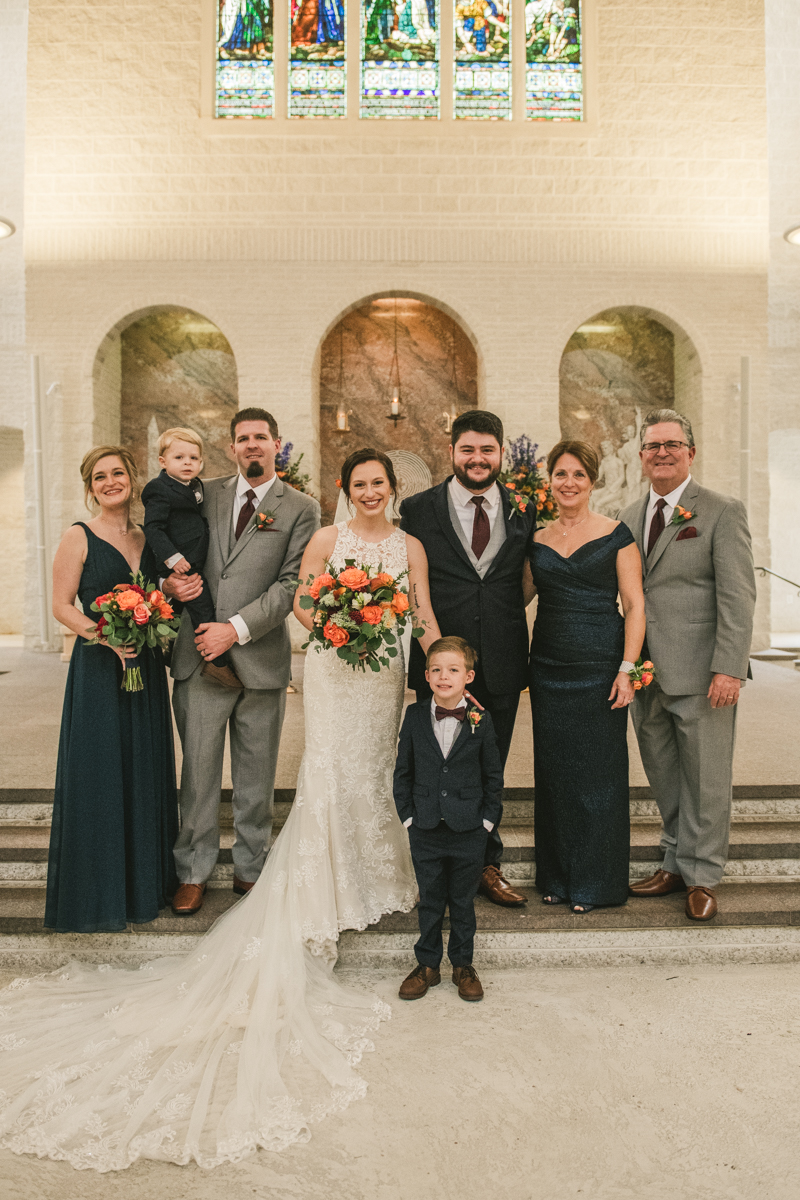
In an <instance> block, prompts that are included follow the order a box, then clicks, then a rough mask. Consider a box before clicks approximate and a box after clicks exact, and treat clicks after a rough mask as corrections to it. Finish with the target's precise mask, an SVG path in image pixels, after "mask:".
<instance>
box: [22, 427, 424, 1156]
mask: <svg viewBox="0 0 800 1200" xmlns="http://www.w3.org/2000/svg"><path fill="white" fill-rule="evenodd" d="M341 485H342V489H343V492H344V494H345V495H346V496H347V498H348V500H349V502H350V508H351V509H352V510H353V511H354V516H353V519H352V520H351V521H350V522H346V521H345V522H342V523H340V524H339V525H335V526H332V527H330V528H326V529H322V530H320V531H319V532H318V533H316V534H315V535H314V537H313V538H312V539H311V541H310V543H309V545H308V547H307V548H306V552H305V555H304V558H303V563H302V566H301V579H307V578H308V577H309V576H310V575H319V574H321V573H322V571H323V569H324V565H325V562H326V561H327V562H330V563H331V564H332V565H333V567H334V568H335V569H336V570H337V571H339V570H342V569H343V568H344V566H345V560H346V559H354V560H355V561H356V563H357V564H358V565H359V566H361V565H365V566H374V567H381V568H382V569H384V570H386V571H387V572H389V573H390V574H392V575H398V574H399V573H400V572H401V571H404V570H405V569H406V567H408V570H409V576H408V586H409V599H410V601H411V604H412V605H413V606H414V608H415V612H416V617H417V622H418V623H419V624H423V625H424V627H425V634H424V636H423V638H422V644H423V648H425V647H426V646H427V645H428V644H429V643H430V642H431V641H433V640H434V638H436V637H438V636H439V631H438V627H437V625H436V621H435V619H434V617H433V613H432V611H431V607H430V600H429V596H428V572H427V560H426V558H425V553H424V551H423V549H422V546H421V544H420V543H419V542H418V541H417V540H416V538H413V537H410V536H409V535H407V534H404V533H402V532H401V531H399V530H396V529H395V528H394V526H392V525H391V524H390V523H389V522H388V521H387V520H386V516H385V512H386V506H387V504H388V503H389V502H390V500H391V498H392V494H393V493H395V492H396V488H397V483H396V479H395V475H394V471H393V468H392V463H391V460H390V459H389V458H388V457H387V456H386V455H385V454H383V453H381V452H380V451H376V450H358V451H356V452H355V453H354V454H352V455H351V456H350V457H349V458H348V459H347V461H346V462H345V464H344V466H343V468H342V478H341ZM303 591H307V588H303V587H301V589H300V593H301V594H302V592H303ZM295 611H296V612H297V615H298V617H299V619H300V620H301V621H302V622H303V624H304V625H306V627H310V623H311V614H310V612H309V611H308V610H304V609H302V608H300V607H299V604H297V603H296V604H295ZM404 685H405V672H404V666H403V662H402V656H401V655H398V657H397V658H395V659H393V660H392V662H391V666H390V667H389V668H386V669H383V670H381V671H380V672H376V673H373V672H372V671H367V672H361V671H354V670H353V669H352V668H351V667H350V666H348V665H347V664H346V663H344V662H343V661H342V660H341V659H339V658H338V656H337V655H336V654H335V653H334V652H333V651H332V650H328V651H323V652H321V653H318V652H316V651H313V650H312V651H310V652H309V654H308V655H307V659H306V669H305V679H304V706H305V718H306V745H305V753H304V755H303V761H302V764H301V767H300V774H299V777H298V781H297V792H296V798H295V802H294V804H293V805H292V811H291V814H290V816H289V819H288V821H287V822H286V825H285V826H284V828H283V830H282V831H281V833H280V835H279V837H278V839H277V841H276V842H275V845H274V846H273V848H272V851H271V852H270V854H269V856H268V858H267V862H266V864H265V866H264V869H263V871H262V873H261V877H260V878H259V880H258V882H257V883H256V885H255V887H254V888H253V889H252V890H251V891H250V892H249V893H248V895H247V896H246V897H244V898H243V899H242V900H241V901H240V902H239V903H238V904H236V905H235V907H234V908H232V909H231V910H230V911H229V912H227V913H226V914H225V915H224V916H222V917H221V918H220V919H219V920H218V921H217V922H216V924H215V925H214V927H213V928H212V929H211V930H210V931H209V932H208V933H207V934H206V935H205V936H204V937H203V938H202V939H200V941H199V943H198V945H197V947H196V949H195V950H194V951H192V952H190V954H188V955H187V956H186V957H171V958H162V959H158V960H157V961H155V962H151V963H147V964H145V965H143V966H142V967H141V968H140V969H139V970H138V971H130V970H125V969H112V968H111V967H110V966H101V967H98V968H95V967H90V966H85V965H82V964H80V963H76V962H72V963H70V964H69V965H68V966H67V967H65V968H62V969H60V970H58V971H54V972H51V973H49V974H46V975H43V976H39V977H37V978H34V979H17V980H15V981H14V982H13V983H12V984H11V985H10V986H9V987H8V988H6V989H5V990H4V991H3V992H2V993H0V1050H1V1051H3V1054H2V1059H0V1062H1V1063H2V1070H1V1072H0V1077H1V1080H2V1088H3V1090H2V1092H0V1145H1V1146H3V1147H5V1148H8V1149H11V1150H13V1151H15V1152H16V1153H19V1154H36V1155H38V1156H39V1157H48V1158H53V1159H65V1160H67V1161H68V1162H70V1163H71V1164H72V1165H73V1166H74V1167H77V1168H91V1169H94V1170H97V1171H112V1170H121V1169H123V1168H125V1167H127V1166H129V1165H130V1164H131V1163H132V1162H134V1161H135V1160H136V1159H137V1158H151V1159H159V1160H164V1161H168V1162H174V1163H179V1164H185V1163H188V1162H190V1161H191V1160H192V1159H194V1160H195V1161H196V1162H197V1163H198V1164H199V1165H200V1166H201V1167H206V1168H208V1167H214V1166H217V1165H218V1164H220V1163H223V1162H236V1161H238V1160H240V1159H242V1158H244V1157H245V1156H246V1155H248V1154H250V1153H252V1152H253V1151H254V1150H256V1149H257V1148H258V1147H264V1148H265V1149H269V1150H282V1149H284V1148H285V1147H286V1146H289V1145H291V1144H292V1143H294V1142H303V1141H307V1140H308V1138H309V1137H310V1130H309V1126H310V1125H312V1124H313V1123H315V1122H317V1121H319V1120H321V1119H322V1118H323V1117H325V1116H326V1115H327V1114H329V1113H331V1112H335V1111H339V1110H341V1109H343V1108H345V1107H346V1106H347V1105H348V1104H349V1103H350V1102H351V1101H352V1100H354V1099H357V1098H358V1097H360V1096H363V1095H364V1093H365V1091H366V1083H365V1082H364V1080H363V1079H361V1078H360V1076H359V1075H358V1074H357V1073H356V1072H355V1071H354V1070H353V1067H354V1066H355V1065H356V1064H357V1063H358V1062H359V1061H360V1059H361V1055H362V1054H363V1053H364V1051H366V1050H371V1049H372V1048H373V1047H372V1043H371V1042H370V1041H369V1039H368V1037H367V1036H366V1035H367V1034H368V1033H370V1032H371V1031H372V1030H374V1029H376V1028H377V1026H378V1024H379V1023H380V1021H381V1020H382V1019H384V1018H387V1017H388V1016H389V1015H390V1009H389V1007H388V1005H386V1004H383V1003H382V1002H381V1001H380V1000H378V999H377V998H376V997H374V996H368V995H365V994H364V993H359V992H355V991H351V990H349V989H346V988H344V987H342V986H341V985H340V984H339V983H338V981H337V980H336V979H335V978H334V975H333V967H334V964H335V961H336V952H337V951H336V944H337V940H338V937H339V934H340V932H341V931H342V930H343V929H365V928H366V926H367V925H369V924H372V923H373V922H375V921H377V920H378V919H379V918H380V916H381V915H382V914H383V913H387V912H392V911H395V910H398V909H399V910H401V911H404V912H407V911H409V910H410V909H411V908H412V907H413V905H414V903H415V901H416V887H415V883H414V874H413V869H412V866H411V858H410V854H409V850H408V842H407V839H406V835H405V832H404V830H403V829H402V827H401V825H400V822H399V819H398V817H397V814H396V812H395V809H394V804H393V801H392V771H393V766H394V759H395V753H396V742H397V730H398V726H399V721H400V714H401V709H402V704H403V691H404Z"/></svg>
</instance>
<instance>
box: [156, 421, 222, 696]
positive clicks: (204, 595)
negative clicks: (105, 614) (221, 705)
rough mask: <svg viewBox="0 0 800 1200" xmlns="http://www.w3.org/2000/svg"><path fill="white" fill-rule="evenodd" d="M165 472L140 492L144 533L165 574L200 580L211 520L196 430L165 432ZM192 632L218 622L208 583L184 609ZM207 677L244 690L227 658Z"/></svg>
mask: <svg viewBox="0 0 800 1200" xmlns="http://www.w3.org/2000/svg"><path fill="white" fill-rule="evenodd" d="M158 462H159V466H160V467H161V474H160V475H158V476H157V477H156V478H155V479H151V480H150V482H149V483H148V484H147V486H146V487H145V489H144V491H143V492H142V503H143V504H144V533H145V537H146V538H147V542H148V545H149V546H150V548H151V550H152V551H153V553H154V554H155V556H156V559H157V560H158V562H160V563H163V565H164V567H165V573H166V574H169V572H170V571H175V572H176V573H177V574H178V575H186V574H188V573H190V572H195V571H196V572H197V573H198V574H199V575H200V576H201V578H202V570H203V567H204V566H205V561H206V555H207V554H208V522H207V521H206V519H205V517H204V516H203V514H202V512H201V507H202V504H203V485H202V483H201V482H200V479H199V478H198V476H199V475H200V472H201V471H202V469H203V441H202V438H200V436H199V435H198V434H196V433H195V432H194V430H193V429H180V428H175V429H166V430H165V431H164V433H162V434H161V436H160V438H159V439H158ZM183 607H184V608H185V609H186V612H187V613H188V614H189V620H190V621H191V622H192V628H193V629H197V627H198V625H202V624H203V623H204V622H206V621H215V620H216V611H215V606H214V601H213V600H212V598H211V593H210V592H209V590H208V583H207V582H206V580H205V579H204V578H203V590H202V592H201V593H200V595H199V596H198V597H197V599H196V600H187V601H186V602H185V603H184V606H183ZM202 673H203V675H205V676H206V677H207V678H210V679H214V680H216V682H217V683H221V684H223V685H224V686H225V687H229V688H236V689H241V688H242V686H243V685H242V682H241V680H240V679H239V677H238V675H237V674H236V672H235V671H234V670H233V667H232V666H231V662H230V658H229V657H228V654H227V653H225V654H218V655H217V657H216V658H215V659H214V660H213V662H206V663H205V665H204V666H203V671H202Z"/></svg>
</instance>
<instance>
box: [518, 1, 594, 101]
mask: <svg viewBox="0 0 800 1200" xmlns="http://www.w3.org/2000/svg"><path fill="white" fill-rule="evenodd" d="M581 42H582V37H581V10H580V0H528V3H527V4H526V5H525V60H526V61H525V116H526V117H527V119H528V120H529V121H580V120H582V119H583V74H582V63H581Z"/></svg>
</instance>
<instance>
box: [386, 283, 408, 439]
mask: <svg viewBox="0 0 800 1200" xmlns="http://www.w3.org/2000/svg"><path fill="white" fill-rule="evenodd" d="M393 379H394V380H395V383H394V385H393V386H392V399H391V402H390V404H389V412H388V413H387V414H386V419H387V421H394V427H395V429H396V428H397V422H398V421H405V417H404V415H403V414H402V413H401V412H400V360H399V358H398V357H397V296H395V298H394V354H393V355H392V365H391V367H390V368H389V383H391V382H392V380H393Z"/></svg>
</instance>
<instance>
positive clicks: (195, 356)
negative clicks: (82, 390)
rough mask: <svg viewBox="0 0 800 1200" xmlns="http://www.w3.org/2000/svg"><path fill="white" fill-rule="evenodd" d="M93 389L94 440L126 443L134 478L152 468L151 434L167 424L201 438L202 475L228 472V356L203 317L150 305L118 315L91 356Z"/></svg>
mask: <svg viewBox="0 0 800 1200" xmlns="http://www.w3.org/2000/svg"><path fill="white" fill-rule="evenodd" d="M93 391H94V438H95V441H96V442H99V441H112V442H113V441H121V442H122V443H123V444H124V445H126V446H130V448H131V449H132V450H133V452H134V454H135V456H136V461H137V464H138V466H139V470H140V472H141V477H142V480H146V479H151V478H152V477H153V475H155V474H157V473H158V462H157V457H158V450H157V442H158V435H159V433H163V431H164V430H165V429H168V428H169V427H170V426H172V425H188V426H190V427H191V428H192V429H195V430H196V431H197V432H198V433H199V434H200V436H201V437H202V438H203V442H204V444H205V465H204V470H203V474H204V475H205V476H206V477H207V478H213V477H214V476H217V475H224V474H229V473H230V459H229V453H228V446H229V444H230V429H229V426H230V420H231V417H232V416H233V414H234V413H235V412H236V410H237V409H238V407H239V400H238V383H237V374H236V361H235V359H234V356H233V351H232V349H231V347H230V344H229V343H228V340H227V338H226V337H225V335H224V334H223V333H222V332H221V330H220V329H219V328H218V327H217V326H216V325H215V324H214V323H213V322H212V321H209V320H208V318H207V317H204V316H202V315H201V314H200V313H197V312H194V311H192V310H191V309H188V308H182V307H178V306H174V307H173V306H168V305H158V306H154V307H152V308H148V309H144V310H139V311H138V312H135V313H131V314H129V315H128V316H127V317H125V318H123V319H122V320H121V321H118V322H117V324H116V325H115V326H114V328H113V329H111V330H110V331H109V332H108V334H107V335H106V336H105V338H104V339H103V342H102V344H101V345H100V347H99V349H98V351H97V354H96V356H95V362H94V370H93Z"/></svg>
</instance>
